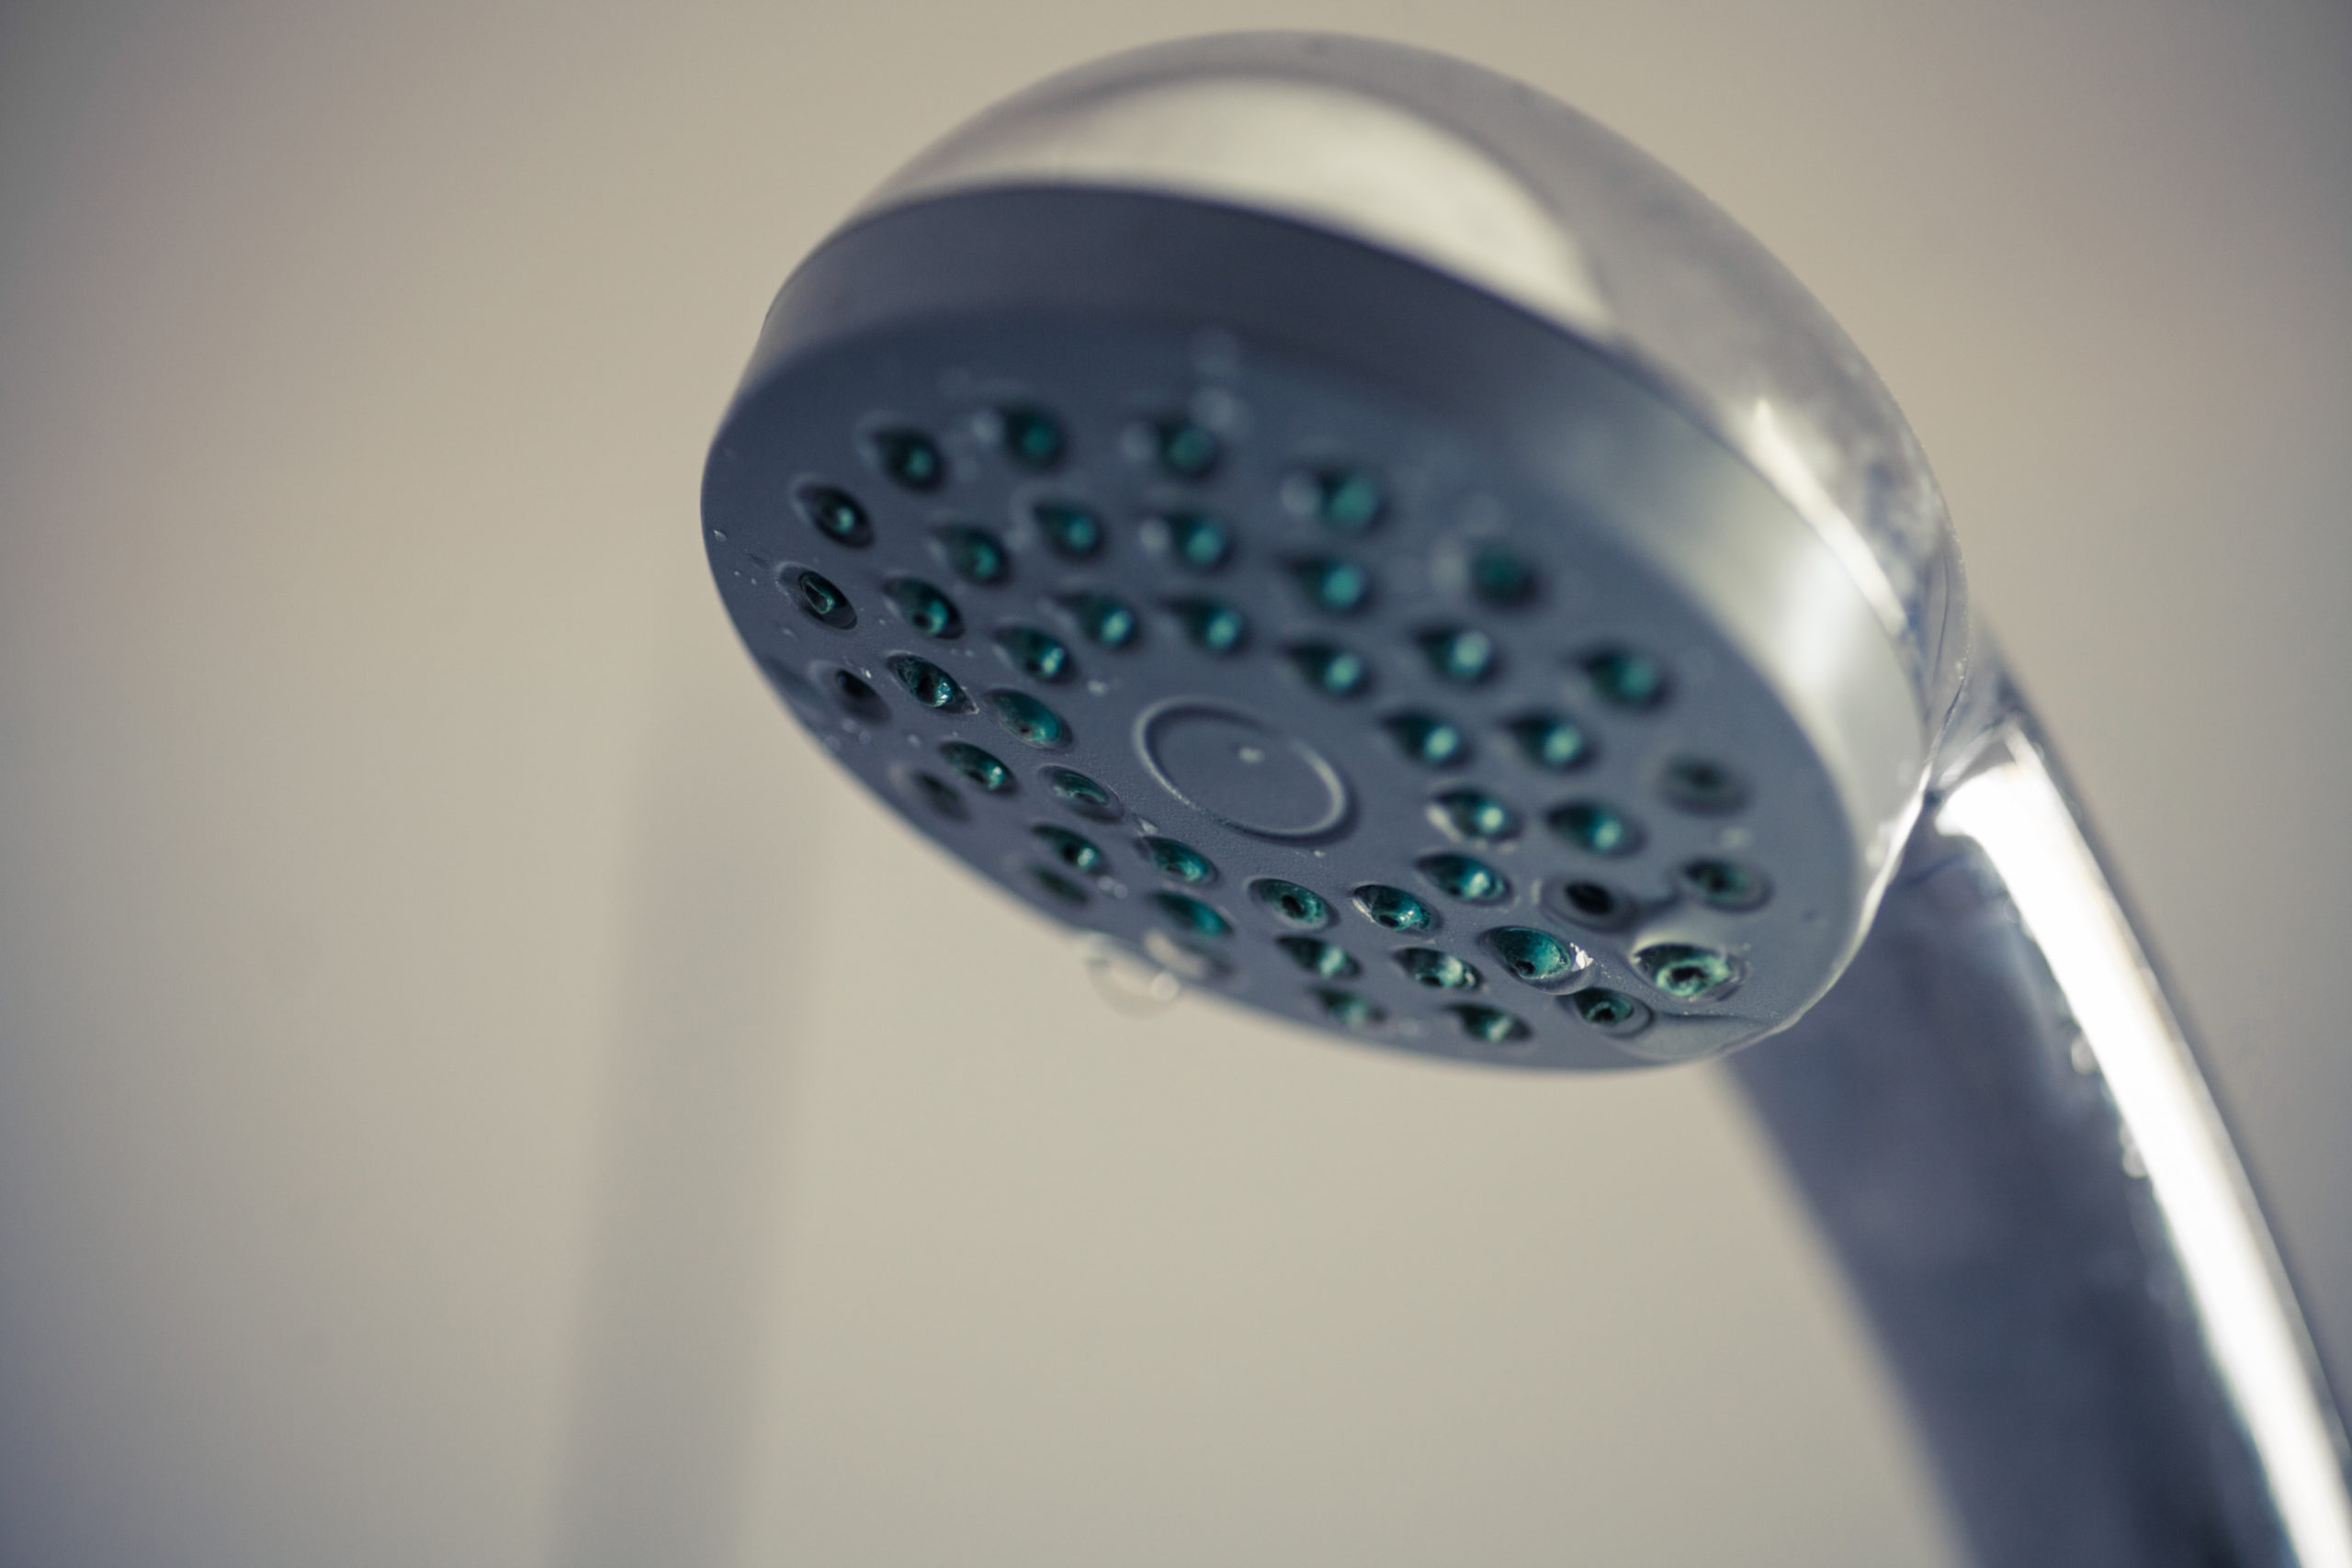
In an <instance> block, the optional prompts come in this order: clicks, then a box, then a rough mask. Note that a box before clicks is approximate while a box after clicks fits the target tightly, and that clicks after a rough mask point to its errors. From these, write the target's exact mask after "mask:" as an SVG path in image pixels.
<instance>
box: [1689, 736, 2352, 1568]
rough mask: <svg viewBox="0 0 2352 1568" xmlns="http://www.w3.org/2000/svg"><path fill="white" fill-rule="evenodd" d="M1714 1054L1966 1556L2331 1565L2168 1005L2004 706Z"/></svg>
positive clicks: (2250, 1229) (2294, 1328) (2270, 1302)
mask: <svg viewBox="0 0 2352 1568" xmlns="http://www.w3.org/2000/svg"><path fill="white" fill-rule="evenodd" d="M1732 1067H1733V1071H1734V1073H1735V1075H1736V1077H1737V1078H1738V1080H1739V1081H1740V1083H1741V1086H1742V1087H1743V1089H1745V1090H1746V1091H1747V1095H1748V1098H1749V1101H1750V1103H1751V1105H1752V1107H1753V1108H1754V1110H1755V1111H1756V1112H1757V1113H1758V1116H1759V1117H1760V1118H1761V1119H1762V1121H1763V1122H1764V1124H1765V1126H1766V1128H1767V1129H1768V1131H1769V1132H1770V1134H1771V1136H1772V1137H1773V1138H1774V1139H1775V1141H1776V1142H1777V1143H1778V1144H1779V1145H1781V1152H1782V1154H1783V1156H1784V1157H1785V1158H1786V1160H1787V1162H1788V1165H1789V1168H1790V1169H1791V1171H1792V1174H1793V1176H1794V1177H1795V1179H1796V1180H1797V1182H1798V1184H1799V1185H1800V1186H1801V1187H1803V1188H1804V1190H1805V1192H1806V1194H1807V1196H1808V1197H1809V1199H1810V1200H1811V1201H1812V1203H1813V1206H1814V1209H1815V1213H1816V1216H1817V1218H1818V1219H1819V1221H1820V1223H1821V1224H1822V1226H1823V1228H1824V1230H1825V1231H1826V1234H1827V1235H1828V1238H1829V1240H1830V1242H1831V1244H1832V1245H1833V1246H1834V1247H1836V1248H1837V1250H1838V1253H1839V1255H1840V1256H1841V1258H1842V1259H1843V1261H1844V1263H1845V1265H1846V1268H1847V1271H1848V1274H1849V1279H1850V1280H1851V1281H1852V1283H1853V1285H1854V1288H1855V1289H1856V1291H1857V1292H1858V1294H1859V1295H1860V1298H1861V1302H1862V1304H1863V1306H1864V1307H1865V1309H1866V1310H1867V1311H1868V1313H1869V1314H1870V1315H1871V1318H1872V1319H1873V1321H1874V1325H1875V1326H1876V1328H1877V1330H1878V1334H1879V1337H1880V1339H1881V1341H1882V1344H1883V1347H1884V1348H1885V1349H1886V1351H1887V1352H1888V1354H1889V1356H1890V1358H1891V1359H1892V1361H1893V1363H1894V1371H1895V1373H1896V1376H1897V1378H1898V1380H1899V1381H1900V1382H1901V1383H1902V1384H1903V1387H1904V1390H1905V1394H1906V1395H1907V1397H1908V1399H1909V1402H1910V1404H1911V1406H1912V1409H1913V1413H1914V1415H1915V1416H1916V1417H1917V1419H1918V1421H1919V1423H1920V1426H1921V1428H1922V1430H1923V1433H1924V1436H1925V1438H1926V1440H1927V1442H1928V1447H1929V1448H1930V1450H1932V1451H1933V1454H1934V1458H1935V1460H1936V1462H1937V1465H1938V1468H1939V1471H1940V1472H1941V1474H1942V1478H1943V1482H1944V1486H1945V1494H1946V1496H1947V1498H1948V1500H1949V1501H1950V1503H1951V1506H1952V1508H1953V1511H1954V1513H1955V1515H1956V1516H1957V1522H1958V1524H1959V1526H1960V1529H1961V1530H1962V1534H1963V1536H1964V1537H1965V1538H1966V1539H1967V1540H1968V1541H1969V1542H1970V1544H1971V1546H1972V1547H1973V1551H1974V1553H1975V1557H1976V1559H1977V1561H1979V1562H1983V1563H1985V1564H1999V1565H2002V1568H2008V1565H2011V1564H2051V1565H2053V1568H2054V1565H2057V1564H2064V1565H2066V1568H2094V1565H2097V1568H2104V1565H2107V1564H2114V1565H2116V1568H2123V1565H2125V1564H2129V1565H2131V1568H2149V1565H2152V1564H2153V1565H2161V1568H2172V1565H2175V1564H2177V1565H2178V1568H2214V1565H2218V1564H2230V1565H2233V1568H2256V1565H2257V1564H2259V1565H2264V1568H2268V1565H2273V1564H2279V1565H2284V1564H2295V1565H2299V1568H2352V1502H2348V1501H2347V1492H2346V1458H2345V1449H2344V1438H2343V1433H2342V1429H2341V1427H2340V1426H2339V1425H2338V1423H2337V1420H2336V1416H2335V1410H2334V1407H2333V1406H2332V1404H2331V1403H2330V1401H2329V1398H2328V1393H2327V1390H2326V1386H2325V1384H2324V1381H2323V1380H2322V1378H2321V1376H2320V1373H2319V1371H2318V1365H2317V1361H2316V1359H2315V1357H2314V1356H2313V1354H2312V1347H2311V1342H2310V1339H2309V1337H2308V1336H2307V1335H2306V1333H2305V1331H2304V1327H2303V1324H2302V1319H2301V1315H2300V1314H2298V1312H2297V1310H2296V1307H2295V1303H2294V1299H2293V1296H2292V1294H2291V1292H2290V1289H2289V1287H2288V1284H2287V1281H2286V1276H2285V1273H2284V1271H2283V1269H2281V1268H2280V1266H2279V1262H2278V1254H2277V1252H2276V1250H2275V1249H2274V1248H2273V1247H2272V1244H2271V1241H2270V1236H2269V1233H2268V1231H2267V1229H2266V1228H2265V1226H2264V1224H2263V1222H2262V1218H2261V1214H2260V1212H2259V1211H2258V1209H2257V1208H2256V1204H2255V1201H2254V1196H2253V1193H2252V1190H2251V1189H2250V1188H2249V1187H2248V1185H2247V1182H2246V1179H2245V1173H2244V1171H2243V1169H2242V1168H2240V1166H2239V1164H2238V1161H2237V1156H2236V1155H2235V1153H2234V1152H2233V1150H2232V1148H2231V1146H2230V1143H2229V1139H2228V1136H2227V1134H2225V1132H2224V1131H2223V1129H2222V1122H2221V1119H2220V1117H2219V1116H2218V1115H2217V1114H2216V1112H2215V1111H2214V1107H2213V1103H2212V1100H2211V1097H2210V1095H2209V1094H2208V1093H2207V1091H2206V1088H2205V1083H2204V1080H2203V1078H2202V1077H2200V1076H2199V1071H2198V1068H2197V1064H2196V1061H2195V1059H2194V1057H2193V1055H2191V1053H2190V1050H2189V1047H2188V1042H2187V1040H2186V1037H2185V1035H2184V1033H2183V1032H2182V1029H2181V1026H2180V1024H2179V1022H2178V1021H2177V1019H2176V1017H2175V1016H2174V1013H2173V1010H2172V1008H2171V1007H2170V1005H2169V1004H2168V1003H2167V1002H2166V1001H2165V996H2164V993H2163V991H2162V989H2161V987H2159V985H2158V983H2157V981H2156V979H2155V976H2154V974H2153V973H2152V971H2151V969H2150V966H2149V964H2148V962H2147V959H2146V957H2145V955H2144V953H2143V951H2142V948H2141V946H2140V943H2139V942H2138V940H2137V939H2136V938H2135V937H2134V936H2133V934H2132V931H2131V926H2130V924H2129V922H2128V920H2127V919H2126V918H2125V916H2124V914H2123V912H2122V909H2121V908H2120V904H2119V903H2118V901H2117V899H2116V897H2115V895H2114V893H2113V891H2112V890H2111V888H2110V886H2109V883H2108V880H2107V878H2106V876H2105V875H2104V874H2102V873H2101V871H2100V869H2099V865H2098V860H2097V857H2096V856H2095V854H2094V852H2093V851H2092V849H2091V847H2090V845H2089V843H2088V841H2087V840H2086V837H2085V835H2084V833H2083V831H2082V829H2081V828H2080V827H2079V826H2078V824H2077V819H2076V817H2075V813H2074V811H2073V810H2072V809H2071V807H2070V805H2069V802H2068V800H2067V797H2066V795H2065V792H2064V789H2063V788H2062V787H2061V785H2060V784H2059V783H2058V782H2057V781H2056V779H2055V778H2053V776H2052V768H2051V766H2050V763H2049V760H2048V757H2047V754H2046V752H2045V750H2044V749H2043V748H2042V746H2041V744H2040V742H2039V740H2038V739H2037V737H2036V736H2035V734H2034V732H2033V729H2032V727H2031V724H2030V720H2029V719H2028V718H2027V717H2026V716H2024V714H2023V712H2022V710H2021V709H2020V708H2018V706H2017V705H2015V704H2013V703H2012V704H2009V705H2007V714H2006V716H2004V717H2002V718H2000V719H1999V720H1998V721H1997V722H1996V723H1994V724H1993V725H1992V726H1991V727H1990V728H1987V729H1986V730H1985V731H1984V732H1983V734H1982V739H1981V742H1980V743H1979V744H1978V745H1977V746H1976V747H1975V748H1974V749H1973V753H1972V756H1971V759H1970V761H1968V762H1967V763H1966V764H1965V765H1964V766H1962V767H1961V768H1960V769H1958V770H1957V771H1956V773H1955V775H1954V776H1953V777H1952V778H1951V780H1950V781H1948V782H1947V783H1946V784H1945V785H1944V787H1942V788H1941V789H1939V791H1938V792H1937V795H1936V796H1935V797H1934V798H1932V799H1931V800H1930V801H1929V803H1928V811H1927V813H1926V815H1925V816H1924V818H1923V819H1922V821H1921V823H1920V825H1919V827H1918V829H1917V831H1916V832H1915V834H1914V835H1913V838H1912V840H1911V843H1910V845H1909V847H1908V849H1907V851H1906V852H1905V860H1904V864H1903V867H1902V870H1901V872H1900V874H1898V876H1897V879H1896V881H1895V883H1894V886H1892V887H1891V888H1890V889H1889V891H1888V894H1887V897H1886V902H1885V905H1884V907H1883V909H1882V911H1881V913H1880V915H1879V918H1878V920H1877V923H1876V924H1875V926H1874V927H1873V928H1872V931H1871V937H1870V939H1869V941H1868V942H1866V943H1865V944H1864V946H1863V948H1862V950H1861V953H1860V956H1859V957H1858V958H1857V959H1856V960H1855V963H1854V964H1853V967H1852V968H1851V969H1850V970H1849V973H1848V974H1847V976H1846V977H1845V978H1844V979H1842V980H1841V981H1840V982H1839V983H1838V987H1836V988H1835V989H1834V990H1833V991H1832V992H1831V993H1830V995H1829V996H1828V997H1827V998H1825V999H1824V1000H1823V1001H1822V1003H1821V1004H1820V1005H1819V1006H1818V1007H1817V1008H1816V1009H1815V1010H1814V1011H1813V1012H1812V1013H1810V1014H1808V1015H1807V1016H1806V1017H1805V1018H1804V1020H1803V1021H1800V1022H1799V1023H1798V1024H1797V1025H1796V1026H1795V1027H1794V1028H1792V1030H1790V1031H1789V1032H1787V1033H1786V1034H1785V1035H1783V1036H1781V1038H1778V1039H1775V1040H1771V1041H1768V1042H1766V1043H1763V1044H1761V1045H1759V1046H1758V1047H1756V1048H1755V1049H1753V1050H1750V1051H1748V1052H1746V1053H1743V1054H1742V1055H1739V1056H1737V1057H1736V1058H1734V1060H1733V1063H1732Z"/></svg>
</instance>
